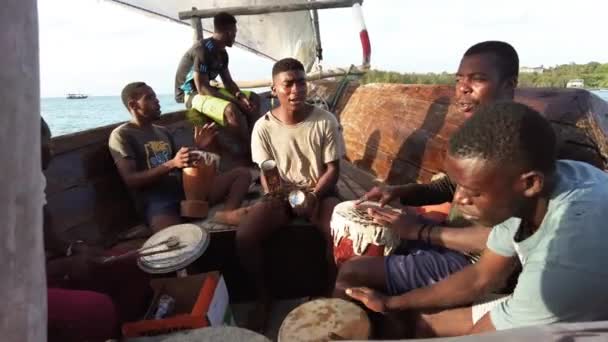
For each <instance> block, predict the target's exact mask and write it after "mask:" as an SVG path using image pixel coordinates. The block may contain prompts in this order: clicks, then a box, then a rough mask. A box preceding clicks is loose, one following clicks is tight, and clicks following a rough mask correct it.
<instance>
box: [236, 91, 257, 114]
mask: <svg viewBox="0 0 608 342" xmlns="http://www.w3.org/2000/svg"><path fill="white" fill-rule="evenodd" d="M241 94H242V93H241ZM238 100H239V106H240V107H241V109H242V110H243V111H245V112H248V113H251V112H253V109H254V108H253V103H252V102H251V101H250V100H249V99H248V98H247V96H245V95H239V97H238Z"/></svg>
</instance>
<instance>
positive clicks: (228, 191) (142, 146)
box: [108, 82, 251, 231]
mask: <svg viewBox="0 0 608 342" xmlns="http://www.w3.org/2000/svg"><path fill="white" fill-rule="evenodd" d="M122 101H123V103H124V105H125V107H126V108H127V109H128V110H129V113H130V114H131V120H130V121H129V122H126V123H124V124H122V125H120V126H118V127H116V128H115V129H114V130H113V131H112V134H110V139H109V141H108V145H109V148H110V153H111V154H112V158H113V159H114V162H115V163H116V168H117V169H118V173H119V174H120V176H121V178H122V180H123V181H124V183H125V185H126V186H127V188H128V189H129V192H130V193H131V195H132V196H133V198H134V200H135V202H136V207H137V209H138V211H139V213H140V214H142V216H143V217H144V219H145V221H146V223H147V224H148V225H149V226H150V228H152V230H154V231H159V230H161V229H163V228H166V227H168V226H171V225H175V224H179V223H181V222H182V219H181V217H180V201H181V200H183V199H184V193H183V186H182V181H181V171H180V170H181V169H182V168H184V167H187V166H189V165H190V163H191V162H192V161H193V160H192V159H191V157H190V153H189V149H188V148H187V147H181V148H179V149H178V148H177V147H176V146H175V144H174V142H173V138H172V137H171V135H170V134H169V132H168V131H167V129H166V128H164V127H161V126H157V125H154V124H153V123H154V122H155V121H156V120H158V118H159V116H160V104H159V103H158V99H157V98H156V94H155V93H154V90H152V88H150V87H149V86H148V85H147V84H145V83H143V82H133V83H130V84H128V85H126V86H125V88H124V89H123V91H122ZM214 137H215V130H214V128H213V126H209V125H206V126H204V127H202V128H196V129H195V134H194V141H195V144H196V145H197V148H199V149H202V150H204V149H206V148H207V147H208V146H210V144H211V143H212V142H213V139H214ZM250 183H251V174H250V172H249V170H248V169H246V168H235V169H232V170H230V171H228V172H225V173H223V174H221V175H219V176H217V177H216V178H214V180H213V186H212V188H211V189H210V192H209V202H210V203H211V204H215V203H218V202H222V201H224V207H223V209H222V210H220V211H217V212H216V213H215V217H214V219H215V220H216V221H219V222H221V223H226V224H233V225H236V224H238V222H239V220H240V217H241V216H243V215H244V214H246V211H247V209H246V208H239V207H240V205H241V202H242V201H243V199H244V197H245V195H246V194H247V192H248V190H249V185H250Z"/></svg>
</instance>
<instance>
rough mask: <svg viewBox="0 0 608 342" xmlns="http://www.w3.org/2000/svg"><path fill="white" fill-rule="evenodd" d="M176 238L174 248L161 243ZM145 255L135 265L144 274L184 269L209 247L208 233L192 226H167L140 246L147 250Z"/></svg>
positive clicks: (187, 224)
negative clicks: (176, 241)
mask: <svg viewBox="0 0 608 342" xmlns="http://www.w3.org/2000/svg"><path fill="white" fill-rule="evenodd" d="M171 238H173V239H175V238H177V240H178V244H177V246H175V247H173V248H172V247H169V246H166V245H164V244H162V243H163V241H167V240H169V239H171ZM155 245H158V246H157V247H153V248H151V249H149V250H147V252H148V253H151V254H152V253H154V252H158V253H154V254H153V255H147V256H142V257H139V258H138V260H137V265H138V266H139V268H141V269H142V270H143V271H144V272H146V273H152V274H162V273H171V272H176V271H180V270H183V269H185V268H186V267H187V266H188V265H190V264H191V263H192V262H194V261H195V260H196V259H198V258H199V257H200V256H201V255H203V253H204V252H205V250H206V249H207V247H208V246H209V233H208V232H207V231H206V230H205V229H203V228H201V227H199V226H197V225H194V224H189V223H186V224H178V225H174V226H169V227H167V228H165V229H163V230H161V231H159V232H158V233H156V234H154V235H152V236H151V237H150V238H149V239H148V240H147V241H146V242H145V243H144V245H143V246H142V248H148V247H151V246H155ZM163 251H165V252H163Z"/></svg>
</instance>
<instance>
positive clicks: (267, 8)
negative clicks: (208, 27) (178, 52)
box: [179, 0, 363, 20]
mask: <svg viewBox="0 0 608 342" xmlns="http://www.w3.org/2000/svg"><path fill="white" fill-rule="evenodd" d="M362 3H363V0H317V1H314V2H300V3H293V4H282V5H261V6H235V7H224V8H221V7H218V8H212V9H204V10H194V9H193V10H191V11H184V12H179V19H180V20H187V19H190V18H192V17H198V18H211V17H214V16H215V15H217V14H218V13H220V12H228V13H230V14H232V15H256V14H266V13H283V12H297V11H309V10H313V9H328V8H341V7H352V6H353V5H354V4H362Z"/></svg>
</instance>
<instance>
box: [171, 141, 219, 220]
mask: <svg viewBox="0 0 608 342" xmlns="http://www.w3.org/2000/svg"><path fill="white" fill-rule="evenodd" d="M190 156H191V157H192V158H196V161H194V162H193V163H192V166H191V167H186V168H184V169H183V170H182V182H183V185H184V195H185V197H186V199H185V200H183V201H181V203H180V207H181V215H182V216H184V217H192V218H205V217H207V213H208V212H209V202H207V197H208V196H209V192H210V191H211V186H212V184H213V179H214V178H215V174H216V173H217V169H218V167H219V160H220V156H219V155H217V154H215V153H211V152H206V151H199V150H196V151H191V152H190Z"/></svg>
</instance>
